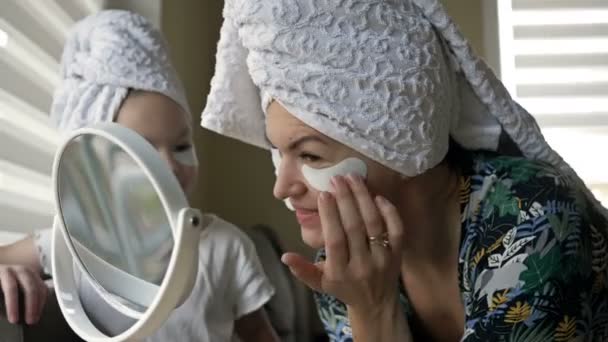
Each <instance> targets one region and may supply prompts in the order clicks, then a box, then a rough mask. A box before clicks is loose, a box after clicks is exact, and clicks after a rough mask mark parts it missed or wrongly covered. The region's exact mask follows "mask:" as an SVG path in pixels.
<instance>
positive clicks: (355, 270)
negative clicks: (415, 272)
mask: <svg viewBox="0 0 608 342" xmlns="http://www.w3.org/2000/svg"><path fill="white" fill-rule="evenodd" d="M332 184H333V185H334V189H335V194H330V193H327V192H323V193H321V195H320V196H319V199H318V209H319V215H320V219H321V224H322V227H323V238H324V241H325V251H326V254H327V258H326V260H325V262H321V263H317V264H311V263H310V262H308V261H306V260H305V259H304V258H303V257H301V256H298V255H295V254H286V255H285V256H284V257H283V262H284V263H285V264H287V265H288V266H289V267H290V269H291V271H292V272H293V274H294V275H295V276H296V277H297V278H299V279H300V280H301V281H302V282H304V283H305V284H307V285H308V286H309V287H311V288H312V289H314V290H316V291H319V292H324V293H328V294H330V295H332V296H334V297H336V298H337V299H339V300H340V301H342V302H343V303H345V304H346V305H347V306H348V309H349V312H350V311H352V310H356V311H361V312H365V313H366V314H369V315H374V314H380V313H381V312H382V311H383V310H385V308H391V309H392V308H394V306H395V303H396V302H397V301H398V295H399V292H398V281H399V274H400V262H401V249H402V246H403V231H404V230H403V224H402V222H401V218H400V216H399V213H398V212H397V210H396V208H395V207H394V206H393V205H392V204H391V203H389V202H388V201H387V200H386V199H384V198H383V197H380V196H377V197H376V198H375V199H372V196H371V195H370V193H369V191H368V190H367V187H366V185H365V184H364V182H363V180H362V179H361V178H360V177H358V176H350V175H349V176H347V177H341V176H337V177H334V179H332ZM376 311H377V312H376Z"/></svg>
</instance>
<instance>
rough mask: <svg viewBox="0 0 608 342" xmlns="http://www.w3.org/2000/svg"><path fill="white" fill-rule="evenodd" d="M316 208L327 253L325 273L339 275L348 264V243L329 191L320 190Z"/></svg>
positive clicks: (333, 275) (332, 275)
mask: <svg viewBox="0 0 608 342" xmlns="http://www.w3.org/2000/svg"><path fill="white" fill-rule="evenodd" d="M318 208H319V217H320V219H321V226H322V227H323V240H324V241H325V253H326V255H327V260H326V266H325V267H326V271H327V275H328V276H330V277H339V276H340V275H341V274H342V272H344V271H345V270H346V267H347V265H348V243H347V241H346V235H345V234H344V230H343V228H342V223H341V222H340V216H339V215H340V214H339V213H338V206H337V204H336V201H335V199H334V197H333V196H332V195H331V194H330V193H328V192H321V194H320V195H319V201H318Z"/></svg>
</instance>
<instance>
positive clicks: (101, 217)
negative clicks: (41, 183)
mask: <svg viewBox="0 0 608 342" xmlns="http://www.w3.org/2000/svg"><path fill="white" fill-rule="evenodd" d="M53 180H54V186H55V199H56V208H57V213H58V215H57V217H56V220H55V228H54V238H53V279H54V282H55V287H56V291H57V297H58V299H59V302H60V306H61V308H62V312H63V314H64V316H66V319H67V321H68V323H69V324H70V325H71V326H72V328H73V329H74V331H75V332H76V333H77V334H79V335H80V336H81V337H82V338H84V339H85V340H88V341H123V340H131V339H140V338H144V337H145V336H148V335H149V334H151V333H153V332H154V331H155V329H157V328H158V327H160V325H161V324H162V323H163V322H164V320H166V318H167V317H168V315H169V314H170V313H171V311H172V310H173V309H175V307H177V306H178V305H179V304H180V303H181V302H183V300H185V298H186V297H187V296H188V295H189V293H190V291H191V289H192V286H193V284H194V279H195V275H196V272H197V265H198V263H197V259H198V244H199V239H200V233H201V231H202V229H203V228H204V225H205V224H204V222H201V220H202V216H201V214H200V213H199V212H198V211H197V210H195V209H192V208H189V207H188V204H187V201H186V198H185V195H184V194H183V192H182V190H181V188H180V186H179V183H178V181H177V179H176V178H175V176H174V175H173V174H172V173H171V171H170V170H169V168H168V166H167V165H166V163H165V162H164V161H162V160H161V158H160V156H159V155H158V153H157V152H156V151H155V150H154V148H153V147H152V146H151V145H150V144H148V143H147V142H146V141H145V139H143V138H142V137H141V136H139V135H138V134H137V133H135V132H133V131H131V130H129V129H127V128H125V127H123V126H119V125H117V124H102V125H99V126H95V127H92V128H85V129H81V130H78V131H75V132H74V133H73V134H72V135H71V136H70V137H68V138H67V139H66V140H65V143H64V144H63V145H62V147H61V148H60V150H59V151H58V153H57V155H56V159H55V166H54V172H53Z"/></svg>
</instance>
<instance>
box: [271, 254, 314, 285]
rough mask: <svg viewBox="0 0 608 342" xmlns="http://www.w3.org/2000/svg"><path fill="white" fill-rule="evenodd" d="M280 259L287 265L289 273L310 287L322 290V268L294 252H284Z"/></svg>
mask: <svg viewBox="0 0 608 342" xmlns="http://www.w3.org/2000/svg"><path fill="white" fill-rule="evenodd" d="M281 261H282V262H283V263H284V264H285V265H287V266H288V267H289V270H291V273H292V274H293V275H294V276H295V277H296V278H298V279H299V280H300V281H301V282H303V283H304V284H306V285H307V286H308V287H310V288H311V289H313V290H315V291H317V292H319V291H322V282H321V280H322V278H323V268H322V267H320V266H319V265H316V264H313V263H311V262H309V261H308V260H306V259H305V258H304V257H303V256H301V255H298V254H295V253H285V254H283V256H282V257H281Z"/></svg>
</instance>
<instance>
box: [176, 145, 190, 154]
mask: <svg viewBox="0 0 608 342" xmlns="http://www.w3.org/2000/svg"><path fill="white" fill-rule="evenodd" d="M191 148H192V144H183V145H178V146H176V147H175V152H185V151H188V150H190V149H191Z"/></svg>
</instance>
